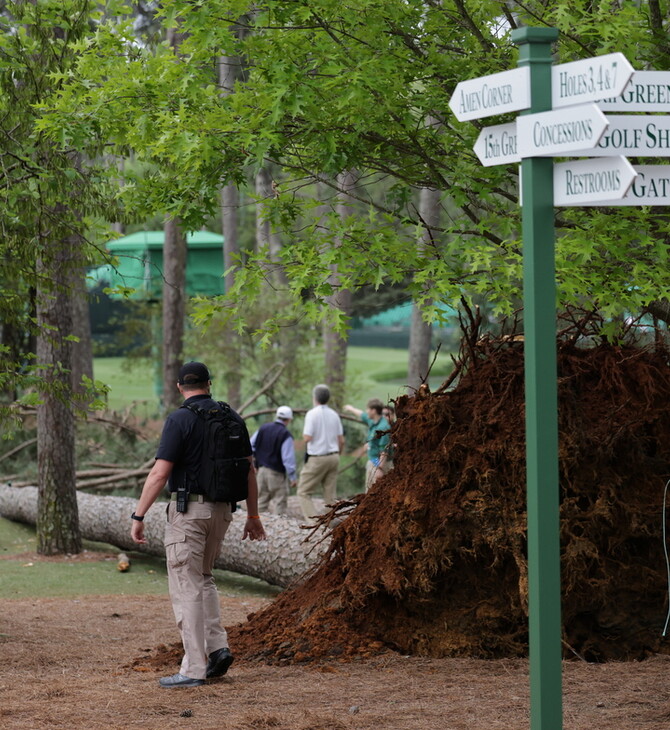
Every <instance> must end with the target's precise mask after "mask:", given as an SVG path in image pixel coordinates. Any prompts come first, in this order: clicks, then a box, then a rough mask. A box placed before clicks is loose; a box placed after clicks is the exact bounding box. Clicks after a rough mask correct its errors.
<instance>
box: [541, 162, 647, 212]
mask: <svg viewBox="0 0 670 730" xmlns="http://www.w3.org/2000/svg"><path fill="white" fill-rule="evenodd" d="M635 175H636V172H635V170H634V168H633V166H632V165H631V164H630V162H628V160H627V159H626V158H625V157H605V158H603V159H596V160H571V161H570V162H560V163H558V164H557V165H554V205H590V204H591V203H595V202H597V201H600V200H606V199H610V200H618V199H620V198H623V196H624V195H625V194H626V192H627V191H628V188H630V186H631V184H632V182H633V180H634V179H635Z"/></svg>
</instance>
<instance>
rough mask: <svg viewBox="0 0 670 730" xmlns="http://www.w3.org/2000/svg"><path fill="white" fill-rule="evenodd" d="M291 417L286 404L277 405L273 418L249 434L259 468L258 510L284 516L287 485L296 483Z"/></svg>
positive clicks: (286, 506)
mask: <svg viewBox="0 0 670 730" xmlns="http://www.w3.org/2000/svg"><path fill="white" fill-rule="evenodd" d="M292 419H293V411H292V410H291V409H290V408H289V406H279V408H277V414H276V416H275V420H274V421H273V422H272V423H264V424H263V425H262V426H261V427H260V428H259V429H258V431H256V433H254V434H253V435H252V437H251V448H252V449H253V451H254V460H255V462H256V466H257V468H258V471H257V473H256V481H257V482H258V511H259V512H270V511H271V512H274V514H277V515H285V514H287V512H288V495H289V487H295V485H296V484H297V472H296V462H295V448H294V444H293V435H292V434H291V432H290V431H289V430H288V425H289V423H291V420H292Z"/></svg>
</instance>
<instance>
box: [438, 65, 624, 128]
mask: <svg viewBox="0 0 670 730" xmlns="http://www.w3.org/2000/svg"><path fill="white" fill-rule="evenodd" d="M609 96H611V94H609ZM449 107H450V109H451V111H452V112H453V113H454V114H455V115H456V119H458V121H459V122H466V121H468V120H469V119H481V118H482V117H490V116H493V115H494V114H504V113H506V112H517V111H519V110H520V109H528V108H529V107H530V71H529V70H528V68H527V67H522V68H514V69H512V70H511V71H502V72H501V73H497V74H491V75H489V76H480V77H479V78H477V79H469V80H467V81H461V82H459V83H458V84H457V85H456V89H455V90H454V93H453V95H452V97H451V99H449Z"/></svg>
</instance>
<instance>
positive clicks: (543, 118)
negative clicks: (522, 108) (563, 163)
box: [516, 104, 608, 157]
mask: <svg viewBox="0 0 670 730" xmlns="http://www.w3.org/2000/svg"><path fill="white" fill-rule="evenodd" d="M607 124H608V120H607V117H606V116H605V115H604V114H603V113H602V112H601V111H600V109H599V108H598V106H597V104H581V105H580V106H574V107H568V108H567V109H559V110H552V111H549V112H540V113H539V114H524V115H522V116H520V117H518V119H517V121H516V126H517V141H518V144H517V148H518V151H519V155H520V156H521V157H550V156H554V155H557V156H561V155H568V154H571V153H574V151H575V150H584V149H588V148H591V147H595V146H596V145H597V144H598V141H599V140H600V138H601V137H602V135H603V133H604V132H605V130H606V129H607ZM585 154H586V153H585Z"/></svg>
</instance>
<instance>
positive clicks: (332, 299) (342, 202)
mask: <svg viewBox="0 0 670 730" xmlns="http://www.w3.org/2000/svg"><path fill="white" fill-rule="evenodd" d="M337 186H338V188H339V190H340V194H339V195H338V202H337V214H338V215H339V216H340V218H342V219H345V218H348V217H350V216H351V215H353V212H354V208H353V204H352V199H351V198H350V197H349V196H348V191H350V190H353V189H354V188H355V186H356V176H355V174H354V173H353V172H352V171H349V170H348V171H346V172H342V173H340V174H339V175H338V178H337ZM341 243H342V241H341V240H339V241H336V243H335V245H336V246H339V245H341ZM330 270H331V274H330V278H329V281H330V283H331V285H332V287H333V293H332V294H331V295H330V296H329V297H327V299H326V303H327V305H328V306H329V307H332V308H334V309H338V310H340V311H341V312H343V313H344V314H346V315H349V313H350V312H351V291H349V290H348V289H342V288H341V283H340V276H339V273H338V270H337V266H336V265H332V266H331V267H330ZM323 342H324V351H325V352H324V354H325V367H326V380H327V382H328V385H329V386H330V390H331V393H332V401H333V405H334V407H335V408H341V407H342V404H343V403H344V387H345V380H346V365H347V344H348V338H347V336H346V335H344V336H343V335H341V334H340V333H339V332H337V331H336V330H335V329H334V328H333V326H332V325H331V324H330V323H329V322H328V321H326V323H325V324H324V329H323Z"/></svg>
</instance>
